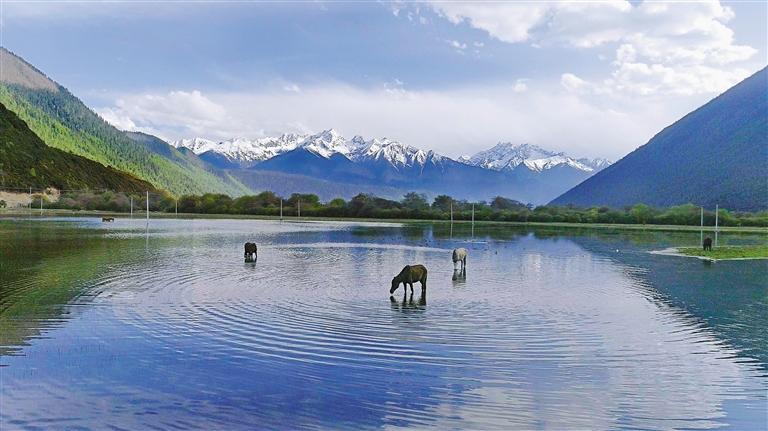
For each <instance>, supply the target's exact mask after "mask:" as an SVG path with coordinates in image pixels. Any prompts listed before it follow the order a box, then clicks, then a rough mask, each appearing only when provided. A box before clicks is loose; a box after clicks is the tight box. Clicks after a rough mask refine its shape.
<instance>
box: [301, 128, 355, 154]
mask: <svg viewBox="0 0 768 431" xmlns="http://www.w3.org/2000/svg"><path fill="white" fill-rule="evenodd" d="M300 147H301V148H304V149H305V150H307V151H310V152H312V153H315V154H317V155H319V156H322V157H325V158H326V159H328V158H330V157H331V156H332V155H334V154H342V155H344V156H348V155H349V154H350V153H352V152H353V151H354V150H355V147H354V146H353V145H349V144H347V140H346V138H344V137H343V136H341V134H340V133H339V132H337V131H336V130H334V129H329V130H325V131H323V132H320V133H318V134H317V135H312V136H308V137H306V138H305V139H304V141H303V142H302V143H301V145H300Z"/></svg>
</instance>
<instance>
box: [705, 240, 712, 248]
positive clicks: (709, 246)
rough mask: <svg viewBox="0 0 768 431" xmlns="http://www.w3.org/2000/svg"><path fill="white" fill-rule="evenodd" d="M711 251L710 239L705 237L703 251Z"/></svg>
mask: <svg viewBox="0 0 768 431" xmlns="http://www.w3.org/2000/svg"><path fill="white" fill-rule="evenodd" d="M707 250H709V251H712V238H710V237H706V238H704V251H707Z"/></svg>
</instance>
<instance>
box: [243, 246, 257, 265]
mask: <svg viewBox="0 0 768 431" xmlns="http://www.w3.org/2000/svg"><path fill="white" fill-rule="evenodd" d="M257 252H258V249H257V248H256V244H254V243H252V242H246V243H245V260H247V261H251V260H256V258H257V257H258V253H257Z"/></svg>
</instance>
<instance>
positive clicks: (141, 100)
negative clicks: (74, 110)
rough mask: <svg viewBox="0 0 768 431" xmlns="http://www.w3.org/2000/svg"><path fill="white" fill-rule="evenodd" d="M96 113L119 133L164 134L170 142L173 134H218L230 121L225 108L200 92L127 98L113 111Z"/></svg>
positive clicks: (162, 135)
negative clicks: (182, 132) (159, 132)
mask: <svg viewBox="0 0 768 431" xmlns="http://www.w3.org/2000/svg"><path fill="white" fill-rule="evenodd" d="M97 112H98V113H99V114H100V115H101V116H102V117H103V118H104V119H105V120H106V121H108V122H109V123H110V124H113V125H114V126H115V127H118V128H119V129H123V130H142V131H147V130H152V131H154V132H158V131H162V133H161V136H160V137H161V138H167V136H168V135H169V134H172V133H173V130H185V131H186V133H190V134H193V135H194V136H198V135H200V134H203V133H206V134H209V133H215V132H213V131H214V130H218V129H220V128H222V127H226V124H227V117H228V115H227V109H226V108H224V106H222V105H219V104H217V103H214V102H212V101H211V100H210V99H208V98H207V97H205V96H203V95H202V93H200V92H199V91H192V92H191V93H188V92H185V91H173V92H170V93H168V94H163V95H153V94H143V95H125V96H123V97H121V98H120V99H118V100H117V101H116V102H115V106H114V107H106V108H101V109H97ZM148 133H149V132H148Z"/></svg>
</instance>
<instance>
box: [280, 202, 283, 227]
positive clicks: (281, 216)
mask: <svg viewBox="0 0 768 431" xmlns="http://www.w3.org/2000/svg"><path fill="white" fill-rule="evenodd" d="M280 221H283V199H282V198H280Z"/></svg>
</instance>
